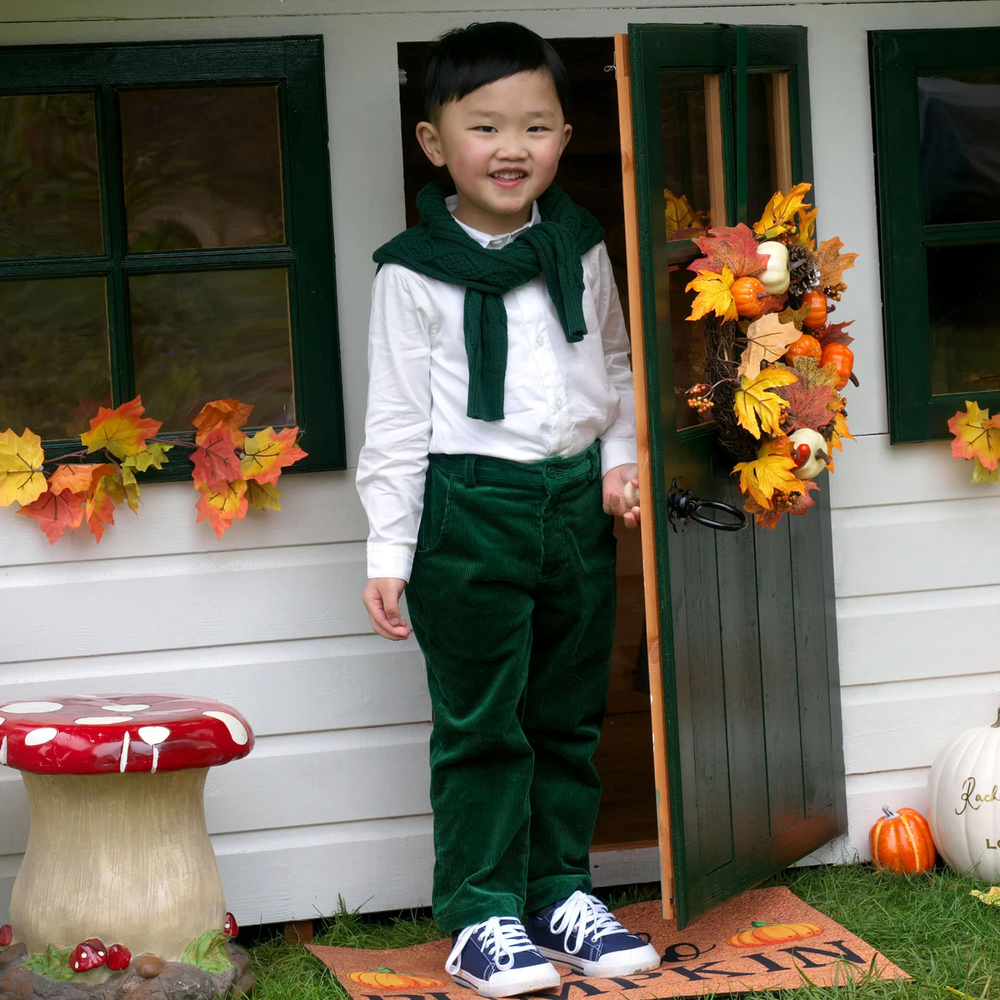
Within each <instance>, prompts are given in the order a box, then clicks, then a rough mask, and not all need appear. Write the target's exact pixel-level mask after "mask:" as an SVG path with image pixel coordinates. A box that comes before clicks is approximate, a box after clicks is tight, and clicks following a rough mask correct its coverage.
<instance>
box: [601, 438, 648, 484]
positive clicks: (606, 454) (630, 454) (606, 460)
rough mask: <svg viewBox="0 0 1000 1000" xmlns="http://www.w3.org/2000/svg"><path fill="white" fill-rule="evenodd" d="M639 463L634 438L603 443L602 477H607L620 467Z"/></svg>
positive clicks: (616, 439)
mask: <svg viewBox="0 0 1000 1000" xmlns="http://www.w3.org/2000/svg"><path fill="white" fill-rule="evenodd" d="M638 461H639V458H638V452H637V451H636V447H635V441H634V440H633V439H632V438H621V439H618V438H613V439H612V440H610V441H601V475H602V476H606V475H607V474H608V473H609V472H610V471H611V470H612V469H615V468H617V467H618V466H619V465H635V464H637V463H638Z"/></svg>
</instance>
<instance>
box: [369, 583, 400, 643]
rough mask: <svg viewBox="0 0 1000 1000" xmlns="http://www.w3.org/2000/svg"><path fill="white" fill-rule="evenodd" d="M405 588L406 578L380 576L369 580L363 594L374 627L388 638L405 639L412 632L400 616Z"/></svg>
mask: <svg viewBox="0 0 1000 1000" xmlns="http://www.w3.org/2000/svg"><path fill="white" fill-rule="evenodd" d="M405 589H406V581H405V580H400V579H397V578H396V577H393V576H380V577H375V578H374V579H371V580H369V581H368V583H367V584H366V585H365V589H364V593H363V594H362V595H361V599H362V600H363V601H364V602H365V610H366V611H367V612H368V620H369V621H370V622H371V623H372V628H373V629H374V630H375V631H376V632H378V634H379V635H381V636H384V637H385V638H386V639H393V640H399V639H405V638H406V637H407V636H408V635H409V634H410V627H409V626H408V625H407V624H406V622H404V621H403V620H402V618H400V617H399V598H400V597H401V596H402V594H403V591H404V590H405Z"/></svg>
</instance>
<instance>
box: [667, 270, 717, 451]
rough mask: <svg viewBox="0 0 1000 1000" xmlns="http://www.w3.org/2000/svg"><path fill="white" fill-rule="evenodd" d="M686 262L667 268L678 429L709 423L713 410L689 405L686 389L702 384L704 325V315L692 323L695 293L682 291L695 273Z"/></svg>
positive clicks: (703, 378) (705, 320)
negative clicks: (668, 270)
mask: <svg viewBox="0 0 1000 1000" xmlns="http://www.w3.org/2000/svg"><path fill="white" fill-rule="evenodd" d="M688 263H689V261H685V262H684V263H683V264H671V266H670V334H671V337H672V339H673V345H674V390H675V393H676V406H677V429H678V430H679V431H682V430H684V428H685V427H695V426H697V425H698V424H707V423H711V421H712V411H711V410H708V411H707V412H705V413H699V412H698V411H697V410H695V409H692V408H691V407H690V406H688V402H687V401H688V396H687V390H688V389H690V388H691V386H693V385H695V384H696V383H698V382H704V381H705V324H706V323H707V319H706V318H705V317H704V316H703V317H702V318H701V319H699V320H695V321H694V322H692V321H690V320H689V319H688V318H687V317H688V316H690V315H691V303H692V302H694V298H695V295H697V292H694V291H690V292H686V291H684V286H685V285H687V284H688V282H689V281H690V280H691V278H692V277H694V273H693V272H692V271H689V270H688V269H687V266H688Z"/></svg>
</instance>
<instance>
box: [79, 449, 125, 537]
mask: <svg viewBox="0 0 1000 1000" xmlns="http://www.w3.org/2000/svg"><path fill="white" fill-rule="evenodd" d="M117 473H118V468H117V466H114V465H110V464H107V465H98V466H96V467H94V470H93V472H92V473H91V480H90V489H89V490H88V491H87V505H86V508H85V516H86V518H87V527H88V528H89V529H90V533H91V534H92V535H93V536H94V538H95V539H96V540H97V542H98V544H100V541H101V539H102V538H103V537H104V529H105V528H106V527H107V526H108V525H109V524H114V523H115V507H117V506H118V504H120V503H121V502H122V501H123V500H124V499H125V489H124V487H123V486H122V485H121V483H119V482H116V480H115V476H116V474H117Z"/></svg>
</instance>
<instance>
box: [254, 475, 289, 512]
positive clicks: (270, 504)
mask: <svg viewBox="0 0 1000 1000" xmlns="http://www.w3.org/2000/svg"><path fill="white" fill-rule="evenodd" d="M246 482H247V501H248V502H249V503H250V506H251V507H256V508H257V509H258V510H281V497H282V493H281V491H280V490H279V489H278V488H277V487H276V486H275V485H274V484H273V483H258V482H257V480H256V479H248V480H247V481H246Z"/></svg>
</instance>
